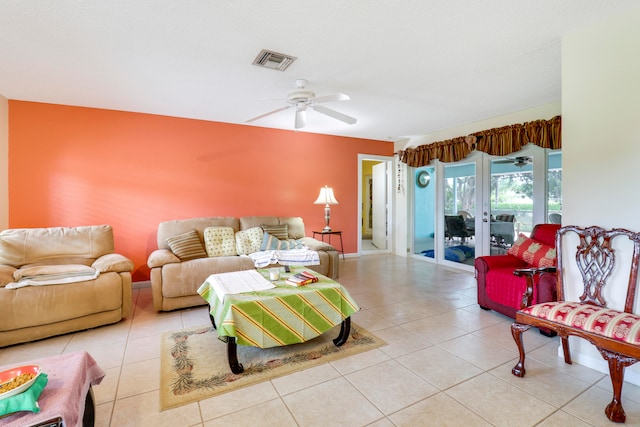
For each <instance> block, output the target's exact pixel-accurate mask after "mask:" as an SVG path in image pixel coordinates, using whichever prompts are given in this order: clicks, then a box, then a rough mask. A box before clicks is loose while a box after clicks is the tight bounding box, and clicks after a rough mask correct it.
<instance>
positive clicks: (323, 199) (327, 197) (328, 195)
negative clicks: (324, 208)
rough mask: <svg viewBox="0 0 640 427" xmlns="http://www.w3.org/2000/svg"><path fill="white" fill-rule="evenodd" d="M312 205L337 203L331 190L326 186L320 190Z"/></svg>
mask: <svg viewBox="0 0 640 427" xmlns="http://www.w3.org/2000/svg"><path fill="white" fill-rule="evenodd" d="M313 204H314V205H337V204H338V201H337V200H336V196H334V195H333V188H331V187H327V186H326V185H325V186H324V187H322V188H321V189H320V194H319V195H318V198H317V199H316V201H315V202H313Z"/></svg>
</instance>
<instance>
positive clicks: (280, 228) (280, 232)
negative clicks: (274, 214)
mask: <svg viewBox="0 0 640 427" xmlns="http://www.w3.org/2000/svg"><path fill="white" fill-rule="evenodd" d="M261 227H262V229H263V230H264V231H265V232H266V233H269V234H271V235H272V236H273V237H277V238H278V239H280V240H283V239H288V238H289V226H288V225H287V224H280V225H266V224H265V225H262V226H261Z"/></svg>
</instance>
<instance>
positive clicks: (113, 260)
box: [91, 254, 135, 273]
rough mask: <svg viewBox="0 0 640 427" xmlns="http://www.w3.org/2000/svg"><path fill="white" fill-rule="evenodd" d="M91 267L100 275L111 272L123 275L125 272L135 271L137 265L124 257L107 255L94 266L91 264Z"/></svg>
mask: <svg viewBox="0 0 640 427" xmlns="http://www.w3.org/2000/svg"><path fill="white" fill-rule="evenodd" d="M91 267H93V268H95V269H96V270H98V271H99V272H100V273H107V272H109V271H113V272H115V273H122V272H125V271H133V269H134V267H135V265H134V264H133V262H132V261H131V260H130V259H129V258H127V257H125V256H124V255H120V254H106V255H103V256H101V257H100V258H98V259H97V260H95V261H94V262H93V264H91Z"/></svg>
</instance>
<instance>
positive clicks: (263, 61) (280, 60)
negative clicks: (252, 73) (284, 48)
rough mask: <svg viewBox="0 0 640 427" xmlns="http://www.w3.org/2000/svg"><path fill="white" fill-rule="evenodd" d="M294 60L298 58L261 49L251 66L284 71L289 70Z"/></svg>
mask: <svg viewBox="0 0 640 427" xmlns="http://www.w3.org/2000/svg"><path fill="white" fill-rule="evenodd" d="M296 59H298V58H296V57H295V56H291V55H286V54H284V53H279V52H274V51H272V50H267V49H262V50H261V51H260V53H259V54H258V56H256V59H254V60H253V65H257V66H258V67H262V68H268V69H270V70H276V71H284V70H286V69H287V68H289V66H290V65H291V64H292V63H293V61H295V60H296Z"/></svg>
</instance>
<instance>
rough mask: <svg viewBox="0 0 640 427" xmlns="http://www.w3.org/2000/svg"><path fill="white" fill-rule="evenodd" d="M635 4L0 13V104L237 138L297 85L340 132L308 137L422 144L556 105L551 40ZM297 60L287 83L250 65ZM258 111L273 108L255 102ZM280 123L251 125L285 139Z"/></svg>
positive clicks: (79, 5)
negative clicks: (236, 129) (234, 130)
mask: <svg viewBox="0 0 640 427" xmlns="http://www.w3.org/2000/svg"><path fill="white" fill-rule="evenodd" d="M638 6H639V3H638V2H637V0H615V1H614V0H610V1H607V0H536V1H531V0H396V1H391V0H389V1H382V0H322V1H302V0H253V1H248V0H247V1H241V0H237V1H230V0H178V1H176V0H135V1H133V0H2V1H0V95H3V96H4V97H6V98H8V99H14V100H26V101H36V102H45V103H54V104H65V105H75V106H86V107H97V108H106V109H114V110H124V111H134V112H145V113H152V114H160V115H168V116H177V117H186V118H194V119H202V120H211V121H219V122H227V123H236V124H243V123H244V122H245V121H246V120H248V119H250V118H252V117H255V116H258V115H260V114H262V113H266V112H268V111H271V110H274V109H276V108H279V107H282V106H284V105H285V103H284V101H278V100H273V98H276V99H283V98H285V97H286V94H287V93H289V92H290V91H292V90H294V89H295V80H296V79H299V78H304V79H307V80H308V81H309V86H308V88H309V89H311V90H313V91H314V92H315V93H316V95H319V96H321V95H326V94H331V93H336V92H342V93H346V94H348V95H350V96H351V100H350V101H343V102H332V103H327V104H323V105H325V106H327V107H330V108H332V109H335V110H338V111H340V112H343V113H345V114H348V115H351V116H354V117H356V118H357V119H358V122H357V123H356V124H354V125H347V124H344V123H342V122H340V121H337V120H335V119H331V118H328V117H326V116H323V115H321V114H319V113H317V112H315V111H310V112H309V113H308V116H307V122H308V125H307V127H305V128H304V129H303V131H305V132H315V133H324V134H332V135H343V136H351V137H358V138H369V139H378V140H391V139H393V140H396V139H400V138H403V137H410V136H415V135H424V134H427V133H430V132H433V131H436V130H439V129H445V128H448V127H452V126H456V125H460V124H464V123H469V122H473V121H477V120H483V119H486V118H490V117H494V116H497V115H501V114H505V113H509V112H514V111H519V110H523V109H527V108H530V107H535V106H539V105H543V104H547V103H550V102H556V101H559V100H560V96H561V93H560V84H561V83H560V47H561V37H562V36H563V35H565V34H567V33H570V32H571V31H573V30H575V29H578V28H580V27H582V26H585V25H589V24H590V23H591V22H594V21H597V20H599V19H602V18H604V17H606V16H608V15H614V14H621V13H624V12H625V11H626V10H628V9H631V8H635V7H638ZM263 48H264V49H270V50H274V51H277V52H282V53H285V54H289V55H293V56H296V57H297V58H298V59H297V60H296V61H295V62H294V63H293V65H291V66H290V67H289V68H288V69H287V70H286V71H284V72H280V71H274V70H269V69H264V68H259V67H256V66H254V65H252V62H253V60H254V58H255V57H256V55H257V54H258V52H260V50H261V49H263ZM265 98H270V99H271V100H265ZM293 123H294V111H293V109H289V110H286V111H283V112H280V113H278V114H275V115H272V116H269V117H266V118H264V119H262V120H258V121H255V122H252V123H251V124H250V126H263V127H271V128H281V129H293Z"/></svg>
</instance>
